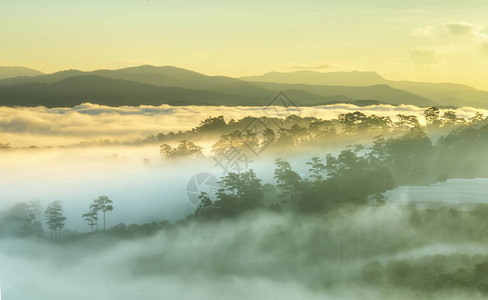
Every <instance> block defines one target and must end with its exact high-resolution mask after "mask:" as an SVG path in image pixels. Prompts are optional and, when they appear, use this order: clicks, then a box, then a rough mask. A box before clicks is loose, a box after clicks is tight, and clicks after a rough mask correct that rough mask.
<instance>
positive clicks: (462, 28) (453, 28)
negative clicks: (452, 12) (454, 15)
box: [444, 22, 481, 36]
mask: <svg viewBox="0 0 488 300" xmlns="http://www.w3.org/2000/svg"><path fill="white" fill-rule="evenodd" d="M444 28H445V29H446V32H447V33H448V34H450V35H453V36H463V35H471V34H475V33H476V32H478V31H479V30H480V29H481V27H480V26H479V25H475V24H470V23H466V22H450V23H447V24H444Z"/></svg>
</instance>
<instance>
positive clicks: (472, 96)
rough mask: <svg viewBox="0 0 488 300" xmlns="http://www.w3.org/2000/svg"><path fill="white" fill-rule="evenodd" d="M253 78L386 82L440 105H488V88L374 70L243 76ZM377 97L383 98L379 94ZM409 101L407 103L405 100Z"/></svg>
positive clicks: (363, 83) (327, 82)
mask: <svg viewBox="0 0 488 300" xmlns="http://www.w3.org/2000/svg"><path fill="white" fill-rule="evenodd" d="M242 79H244V80H248V81H252V82H275V83H287V84H310V85H337V86H369V85H378V84H386V85H389V86H391V87H392V88H395V89H400V90H403V91H406V92H409V93H411V94H415V95H418V96H421V97H424V98H427V99H430V100H432V101H435V102H436V103H437V104H438V105H440V106H474V107H484V108H487V107H488V92H486V91H483V90H477V89H475V88H473V87H470V86H467V85H463V84H454V83H428V82H412V81H392V80H386V79H384V78H383V77H381V76H380V75H378V74H377V73H374V72H326V73H321V72H316V71H297V72H289V73H279V72H270V73H266V74H264V75H262V76H248V77H242ZM374 99H379V98H378V97H375V98H374ZM405 104H406V103H405Z"/></svg>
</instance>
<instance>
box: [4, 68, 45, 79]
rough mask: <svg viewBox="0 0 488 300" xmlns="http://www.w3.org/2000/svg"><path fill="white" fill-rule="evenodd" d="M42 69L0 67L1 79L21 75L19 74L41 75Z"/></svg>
mask: <svg viewBox="0 0 488 300" xmlns="http://www.w3.org/2000/svg"><path fill="white" fill-rule="evenodd" d="M42 74H44V73H42V72H41V71H37V70H34V69H29V68H25V67H0V79H4V78H11V77H19V76H39V75H42Z"/></svg>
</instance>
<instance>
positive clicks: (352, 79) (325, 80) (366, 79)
mask: <svg viewBox="0 0 488 300" xmlns="http://www.w3.org/2000/svg"><path fill="white" fill-rule="evenodd" d="M241 79H243V80H246V81H261V82H279V83H289V84H312V85H349V86H368V85H376V84H382V83H386V80H385V79H384V78H383V77H381V76H380V75H379V74H378V73H375V72H359V71H352V72H327V73H321V72H316V71H307V70H303V71H295V72H289V73H279V72H269V73H266V74H264V75H261V76H246V77H242V78H241Z"/></svg>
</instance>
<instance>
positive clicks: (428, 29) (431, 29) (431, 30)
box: [410, 25, 435, 38]
mask: <svg viewBox="0 0 488 300" xmlns="http://www.w3.org/2000/svg"><path fill="white" fill-rule="evenodd" d="M410 34H411V35H412V36H413V37H424V38H430V37H434V36H435V26H433V25H430V26H425V27H418V28H413V29H412V31H411V32H410Z"/></svg>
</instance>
